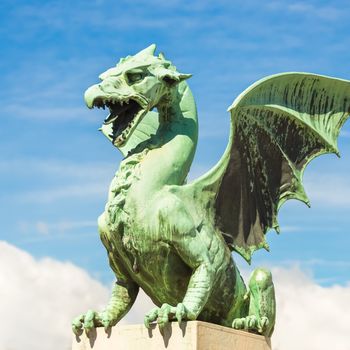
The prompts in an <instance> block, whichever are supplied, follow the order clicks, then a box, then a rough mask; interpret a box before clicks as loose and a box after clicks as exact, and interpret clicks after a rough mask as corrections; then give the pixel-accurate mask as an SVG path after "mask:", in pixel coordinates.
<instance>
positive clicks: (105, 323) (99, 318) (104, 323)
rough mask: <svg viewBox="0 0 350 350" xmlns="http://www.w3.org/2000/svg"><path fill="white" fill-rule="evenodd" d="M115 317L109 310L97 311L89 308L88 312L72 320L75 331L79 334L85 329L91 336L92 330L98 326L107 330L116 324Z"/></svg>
mask: <svg viewBox="0 0 350 350" xmlns="http://www.w3.org/2000/svg"><path fill="white" fill-rule="evenodd" d="M115 323H116V322H115V319H114V318H113V317H112V315H110V314H109V313H108V312H106V311H104V312H96V311H93V310H89V311H87V312H86V314H82V315H80V316H78V317H76V318H75V319H74V320H73V322H72V330H73V333H74V334H75V335H77V336H79V335H81V333H82V332H83V331H85V333H86V335H87V336H89V334H90V332H91V331H92V330H93V329H94V328H96V327H104V329H105V331H106V332H107V331H108V328H110V327H111V326H113V325H114V324H115Z"/></svg>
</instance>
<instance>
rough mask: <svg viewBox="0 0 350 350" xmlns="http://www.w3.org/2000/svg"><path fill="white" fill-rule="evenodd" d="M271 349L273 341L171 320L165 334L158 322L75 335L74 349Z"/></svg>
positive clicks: (199, 324) (225, 328)
mask: <svg viewBox="0 0 350 350" xmlns="http://www.w3.org/2000/svg"><path fill="white" fill-rule="evenodd" d="M90 349H93V350H161V349H165V350H271V344H270V340H269V339H268V338H265V337H263V336H260V335H256V334H252V333H247V332H243V331H237V330H234V329H231V328H227V327H222V326H218V325H215V324H211V323H206V322H200V321H192V322H183V323H182V324H181V326H179V325H178V324H177V323H176V322H173V323H171V325H169V326H168V327H167V328H166V329H165V331H164V334H163V335H162V334H161V333H160V332H159V328H158V327H157V326H155V325H153V326H152V328H151V329H150V330H148V329H146V328H145V327H144V326H143V325H118V326H116V327H113V328H112V330H111V332H110V333H109V334H106V333H105V331H104V329H103V328H97V330H96V332H93V334H91V336H90V337H89V338H87V337H86V335H85V334H82V335H81V336H80V337H75V336H74V338H73V347H72V350H90Z"/></svg>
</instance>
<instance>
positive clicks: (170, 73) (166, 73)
mask: <svg viewBox="0 0 350 350" xmlns="http://www.w3.org/2000/svg"><path fill="white" fill-rule="evenodd" d="M156 74H157V76H158V78H159V79H161V80H163V81H164V82H165V83H167V84H168V85H175V84H178V83H180V82H181V81H183V80H186V79H188V78H191V77H192V74H183V73H179V72H177V71H174V70H170V69H167V68H163V67H162V68H159V69H158V70H157V73H156Z"/></svg>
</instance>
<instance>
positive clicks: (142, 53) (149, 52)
mask: <svg viewBox="0 0 350 350" xmlns="http://www.w3.org/2000/svg"><path fill="white" fill-rule="evenodd" d="M155 51H156V44H152V45H150V46H148V47H146V48H145V49H143V50H141V51H140V52H138V53H137V54H136V55H135V56H140V57H141V56H153V55H154V52H155Z"/></svg>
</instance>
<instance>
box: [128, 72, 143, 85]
mask: <svg viewBox="0 0 350 350" xmlns="http://www.w3.org/2000/svg"><path fill="white" fill-rule="evenodd" d="M143 77H144V75H143V73H141V72H135V73H132V72H129V73H127V78H128V81H129V82H130V83H137V82H138V81H141V80H142V79H143Z"/></svg>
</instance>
